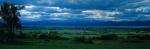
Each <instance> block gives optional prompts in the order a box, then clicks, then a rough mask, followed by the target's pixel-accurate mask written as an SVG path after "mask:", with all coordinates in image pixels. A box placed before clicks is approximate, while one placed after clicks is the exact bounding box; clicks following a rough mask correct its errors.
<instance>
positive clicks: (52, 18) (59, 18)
mask: <svg viewBox="0 0 150 49" xmlns="http://www.w3.org/2000/svg"><path fill="white" fill-rule="evenodd" d="M48 20H67V19H64V18H48Z"/></svg>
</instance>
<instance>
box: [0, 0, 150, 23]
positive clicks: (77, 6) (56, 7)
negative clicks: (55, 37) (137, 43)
mask: <svg viewBox="0 0 150 49" xmlns="http://www.w3.org/2000/svg"><path fill="white" fill-rule="evenodd" d="M4 1H7V2H9V3H15V4H20V5H25V8H24V9H22V10H20V11H19V12H20V13H21V17H20V19H21V22H22V23H23V24H38V25H42V24H47V25H50V24H53V25H56V24H57V25H61V24H67V25H72V24H79V25H82V24H85V25H102V22H103V23H104V22H109V23H108V24H110V25H112V24H113V25H124V24H125V25H137V24H140V25H143V24H144V25H149V24H150V23H149V22H150V4H149V3H150V0H0V4H2V3H3V2H4ZM116 22H119V23H118V24H114V23H116ZM121 22H122V23H123V24H121ZM124 22H128V23H124ZM141 23H143V24H141ZM148 23H149V24H148ZM106 24H107V23H106ZM106 24H104V25H106Z"/></svg>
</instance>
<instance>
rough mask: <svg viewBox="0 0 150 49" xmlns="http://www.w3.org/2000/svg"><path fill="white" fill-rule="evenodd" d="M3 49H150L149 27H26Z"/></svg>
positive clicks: (2, 46) (3, 46)
mask: <svg viewBox="0 0 150 49" xmlns="http://www.w3.org/2000/svg"><path fill="white" fill-rule="evenodd" d="M21 31H22V32H21V33H20V30H17V31H16V35H17V36H16V37H17V40H18V41H21V42H15V43H0V48H1V49H149V48H150V47H149V45H150V36H149V35H150V34H149V30H147V28H132V29H131V28H98V27H92V28H91V27H90V28H68V27H67V28H62V27H60V28H24V29H22V30H21Z"/></svg>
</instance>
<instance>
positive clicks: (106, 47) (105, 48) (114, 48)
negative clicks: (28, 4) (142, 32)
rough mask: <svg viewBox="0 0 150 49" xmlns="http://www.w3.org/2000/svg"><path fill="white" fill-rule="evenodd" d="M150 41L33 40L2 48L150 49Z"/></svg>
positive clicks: (0, 46) (5, 45) (6, 45)
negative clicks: (84, 41)
mask: <svg viewBox="0 0 150 49" xmlns="http://www.w3.org/2000/svg"><path fill="white" fill-rule="evenodd" d="M149 45H150V43H149V42H148V43H147V42H146V43H128V42H126V43H122V42H118V41H101V42H100V43H99V44H86V43H78V42H72V41H65V40H51V41H48V42H43V41H37V40H36V41H32V42H29V43H26V44H0V48H1V49H149V48H150V47H149Z"/></svg>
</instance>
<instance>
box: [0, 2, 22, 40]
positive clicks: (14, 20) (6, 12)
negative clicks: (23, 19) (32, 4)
mask: <svg viewBox="0 0 150 49" xmlns="http://www.w3.org/2000/svg"><path fill="white" fill-rule="evenodd" d="M23 7H24V6H22V5H15V4H9V3H7V2H4V3H3V5H2V6H1V8H0V9H1V10H0V16H1V18H2V19H3V21H4V24H5V25H6V28H7V29H6V30H7V31H8V32H7V37H5V38H6V39H7V40H14V38H15V34H14V31H15V29H17V28H21V25H20V23H19V16H20V13H19V12H18V10H20V9H22V8H23Z"/></svg>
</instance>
